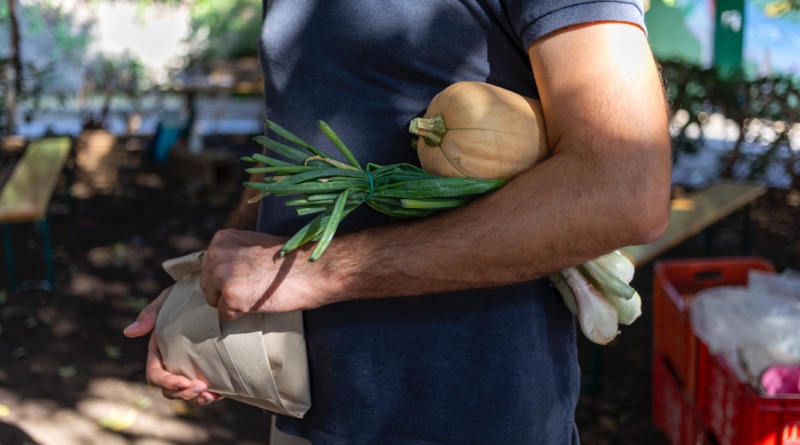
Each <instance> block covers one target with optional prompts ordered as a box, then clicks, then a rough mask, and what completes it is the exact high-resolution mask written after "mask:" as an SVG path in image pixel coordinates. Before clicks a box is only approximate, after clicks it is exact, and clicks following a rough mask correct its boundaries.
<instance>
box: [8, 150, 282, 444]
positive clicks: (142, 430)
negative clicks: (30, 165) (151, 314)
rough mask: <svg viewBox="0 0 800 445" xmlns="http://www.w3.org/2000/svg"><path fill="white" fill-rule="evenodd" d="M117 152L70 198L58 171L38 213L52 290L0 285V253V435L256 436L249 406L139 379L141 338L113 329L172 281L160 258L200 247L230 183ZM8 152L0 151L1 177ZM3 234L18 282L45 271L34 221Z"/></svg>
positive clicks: (154, 440)
mask: <svg viewBox="0 0 800 445" xmlns="http://www.w3.org/2000/svg"><path fill="white" fill-rule="evenodd" d="M119 144H127V142H126V141H119ZM116 155H117V156H116V158H115V159H117V160H118V161H119V165H118V167H119V170H118V174H117V177H116V178H117V182H116V184H115V185H114V186H113V187H109V191H108V192H100V191H98V189H96V188H91V187H90V185H91V184H88V183H87V189H89V191H90V193H87V194H86V196H84V197H83V198H85V199H80V198H79V197H75V198H78V199H73V200H72V202H71V205H70V201H69V199H68V197H67V195H66V193H65V192H66V186H67V182H66V181H65V178H64V177H62V178H61V181H60V185H59V187H57V188H56V192H55V194H54V195H53V198H52V201H51V207H50V210H51V211H50V212H49V213H50V215H49V216H50V218H49V219H50V228H51V237H52V244H53V250H54V257H55V272H56V286H55V289H54V291H53V292H44V291H42V290H33V291H27V292H23V293H22V294H19V295H17V294H14V293H12V292H8V289H4V288H5V286H6V283H7V282H6V275H5V261H4V257H3V258H0V443H2V444H3V445H7V441H9V440H11V441H12V442H9V445H27V444H28V443H30V444H32V445H34V444H39V445H72V444H75V445H95V444H96V445H116V444H120V445H165V444H175V445H182V444H186V445H191V444H215V445H216V444H218V445H258V444H266V442H267V440H268V437H269V417H268V416H267V415H265V414H264V413H263V412H262V411H261V410H260V409H257V408H254V407H250V406H248V405H244V404H240V403H236V402H231V401H228V400H223V401H221V402H217V403H214V404H212V405H211V406H208V407H204V408H197V407H194V406H191V405H188V404H184V403H180V402H173V401H169V400H167V399H165V398H163V397H162V395H161V392H160V390H159V389H157V388H153V387H150V386H149V385H147V383H146V379H145V374H144V363H145V356H146V350H147V341H148V338H146V337H142V338H137V339H128V338H125V337H124V336H123V335H122V330H123V329H124V328H125V327H126V326H127V325H129V324H130V323H132V322H133V321H134V320H135V318H136V315H137V314H138V313H139V312H140V311H141V310H142V309H143V308H144V307H145V306H146V305H147V304H149V303H150V301H152V300H153V299H154V298H155V297H156V296H157V295H158V294H159V292H161V290H162V289H164V288H165V287H166V286H168V285H169V284H170V283H171V281H172V280H171V279H170V278H169V276H168V275H167V274H166V273H165V272H164V271H163V269H162V268H161V263H162V262H163V261H165V260H167V259H170V258H174V257H177V256H180V255H182V254H185V253H188V252H190V251H194V250H199V249H202V248H205V246H206V245H207V244H208V242H209V241H210V240H211V237H212V236H213V234H214V233H215V231H216V230H217V229H218V225H219V224H221V223H222V222H223V221H225V220H226V219H227V217H228V214H229V212H230V210H231V208H232V207H233V206H234V205H235V204H236V203H237V202H238V195H239V193H240V186H236V185H234V184H233V183H231V184H223V185H222V186H223V188H224V190H222V191H219V192H208V191H203V190H198V189H197V188H196V187H195V188H190V187H187V186H186V181H185V180H182V179H179V178H177V177H176V176H175V175H172V174H171V170H170V168H169V167H168V166H166V165H165V166H159V165H153V164H152V162H151V161H149V160H148V159H147V157H146V154H145V153H144V152H137V151H129V150H118V152H117V154H116ZM15 156H16V157H18V156H19V154H11V155H10V154H8V153H7V152H0V180H2V177H7V173H8V172H10V171H11V170H13V167H14V163H15V161H16V158H15ZM232 180H238V179H236V178H232ZM78 183H80V182H78ZM74 185H75V183H73V186H74ZM12 241H13V242H12V245H13V249H14V259H15V262H16V263H17V279H18V280H19V281H23V280H36V279H42V278H43V277H45V276H46V271H45V267H44V262H43V255H42V251H41V249H42V245H41V238H40V236H39V235H38V234H37V233H36V231H35V229H34V228H33V227H32V226H31V227H29V225H19V226H18V227H15V228H14V231H13V240H12Z"/></svg>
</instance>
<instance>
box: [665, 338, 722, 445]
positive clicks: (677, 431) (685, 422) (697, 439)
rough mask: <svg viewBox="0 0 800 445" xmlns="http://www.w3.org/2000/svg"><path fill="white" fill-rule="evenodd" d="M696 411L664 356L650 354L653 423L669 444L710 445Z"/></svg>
mask: <svg viewBox="0 0 800 445" xmlns="http://www.w3.org/2000/svg"><path fill="white" fill-rule="evenodd" d="M699 418H700V417H699V413H698V412H697V409H696V407H695V406H694V404H693V403H692V400H690V399H689V397H687V396H686V394H684V392H683V390H682V389H681V387H680V385H679V384H678V381H677V380H676V379H675V374H674V373H673V372H672V370H671V369H670V368H669V364H668V363H667V362H666V360H665V359H664V357H663V356H661V355H659V354H654V356H653V423H654V424H655V425H656V428H658V429H659V430H661V432H663V433H664V434H666V435H667V438H668V439H669V441H670V443H671V444H672V445H710V444H711V441H710V439H709V436H708V434H707V433H706V431H704V430H703V428H702V427H701V426H700V423H699Z"/></svg>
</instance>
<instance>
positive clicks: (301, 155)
mask: <svg viewBox="0 0 800 445" xmlns="http://www.w3.org/2000/svg"><path fill="white" fill-rule="evenodd" d="M267 126H268V127H269V128H270V129H271V130H272V131H274V132H275V134H277V135H278V136H280V137H282V138H283V139H285V140H287V141H288V142H290V143H293V144H295V145H297V146H299V147H301V148H303V149H305V150H307V151H308V153H306V152H305V151H303V150H301V149H300V148H296V147H292V146H289V145H286V144H282V143H280V142H276V141H274V140H272V139H269V138H267V137H263V136H258V137H256V138H255V141H256V142H257V143H259V144H260V145H262V146H264V147H265V148H267V149H268V150H270V151H272V152H273V153H276V154H277V155H279V156H281V157H283V158H286V159H289V161H288V162H287V161H282V160H278V159H274V158H271V157H269V156H264V155H261V154H254V155H252V156H250V157H244V158H242V160H244V161H247V162H256V163H258V162H260V163H264V164H266V165H267V167H255V168H249V169H247V170H246V171H247V172H248V173H264V174H265V176H264V182H263V183H259V182H245V183H244V185H245V186H246V187H250V188H253V189H256V190H260V191H262V192H263V194H262V195H263V196H266V195H267V194H270V193H271V194H274V195H276V196H292V195H301V196H300V197H297V198H293V199H289V200H287V201H286V203H285V204H286V205H287V206H293V207H296V211H297V213H298V215H310V214H315V213H317V214H318V215H317V216H316V217H315V218H314V219H312V220H311V221H309V222H308V223H307V224H306V225H305V226H303V227H302V228H301V229H300V230H299V231H298V232H297V233H296V234H295V235H294V236H293V237H292V238H291V239H289V241H287V242H286V244H284V246H283V248H282V249H281V252H280V255H281V257H283V256H285V255H286V254H289V253H291V252H292V251H294V250H295V249H297V248H299V247H300V246H302V245H304V244H306V243H308V242H311V241H316V242H317V245H316V246H315V247H314V250H313V251H312V253H311V257H310V258H309V261H316V260H318V259H319V258H320V257H321V256H322V254H323V253H324V252H325V249H327V247H328V246H329V245H330V243H331V240H333V237H334V235H335V234H336V230H337V229H338V227H339V224H340V223H341V222H342V220H343V219H344V218H345V217H346V216H347V215H348V214H349V213H350V212H352V211H353V210H355V209H356V208H358V207H359V206H360V205H361V204H364V203H365V202H366V203H367V205H369V206H370V207H371V208H373V209H374V210H377V211H379V212H381V213H384V214H386V215H389V216H391V217H394V218H397V219H409V218H424V217H429V216H433V215H436V214H438V213H440V212H442V211H446V210H450V209H453V208H457V207H460V206H462V205H465V204H467V203H469V202H470V201H472V200H473V199H475V198H476V197H478V196H480V195H482V194H484V193H489V192H491V191H493V190H495V189H497V188H499V187H502V186H503V185H504V184H505V183H506V182H507V181H502V180H485V179H471V178H443V177H440V176H436V175H431V174H428V173H426V172H425V171H424V170H422V169H421V168H419V167H417V166H414V165H411V164H393V165H388V166H381V165H376V164H367V168H366V171H365V170H363V169H362V168H361V165H360V164H359V162H358V161H357V160H356V159H355V156H353V153H352V152H351V151H350V150H349V149H348V148H347V146H346V145H345V144H344V142H342V140H341V139H340V138H339V136H337V135H336V133H335V132H334V131H333V130H332V129H331V128H330V127H329V126H328V125H327V124H326V123H325V122H322V121H318V122H317V126H318V127H319V128H320V130H321V131H322V132H323V133H324V134H325V136H326V137H327V138H328V139H330V141H331V142H332V143H333V145H334V146H335V147H336V148H337V149H338V150H339V151H340V152H341V153H342V155H343V156H344V157H345V159H347V161H348V163H349V165H348V164H344V163H342V162H339V161H337V160H335V159H333V158H331V156H329V155H328V154H326V153H324V152H322V151H321V150H320V149H318V148H316V147H313V146H312V145H311V144H309V143H307V142H306V141H304V140H302V139H301V138H299V137H298V136H296V135H294V134H292V133H291V132H289V131H288V130H286V129H284V128H283V127H281V126H279V125H277V124H275V123H274V122H271V121H267ZM309 153H310V154H311V156H309ZM269 174H273V175H271V176H270V175H269ZM370 192H372V193H370ZM262 195H259V196H262ZM368 197H369V200H367V198H368Z"/></svg>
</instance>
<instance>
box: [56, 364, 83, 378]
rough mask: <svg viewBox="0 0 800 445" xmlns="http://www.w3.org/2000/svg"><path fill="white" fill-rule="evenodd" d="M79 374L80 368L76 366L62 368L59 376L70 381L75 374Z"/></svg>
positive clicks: (59, 369) (59, 370)
mask: <svg viewBox="0 0 800 445" xmlns="http://www.w3.org/2000/svg"><path fill="white" fill-rule="evenodd" d="M77 373H78V368H77V367H75V365H69V366H62V367H60V368H58V375H60V376H61V377H64V378H65V379H68V378H70V377H75V374H77Z"/></svg>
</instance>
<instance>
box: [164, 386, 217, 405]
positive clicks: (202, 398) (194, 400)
mask: <svg viewBox="0 0 800 445" xmlns="http://www.w3.org/2000/svg"><path fill="white" fill-rule="evenodd" d="M161 393H162V394H163V395H164V397H166V398H168V399H174V400H183V401H184V402H187V403H191V404H192V405H198V406H204V405H208V404H209V403H212V402H216V401H217V400H221V399H224V397H223V396H221V395H219V394H214V393H213V392H209V391H201V392H200V393H199V394H196V393H194V392H189V390H186V391H168V390H166V389H162V390H161Z"/></svg>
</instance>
